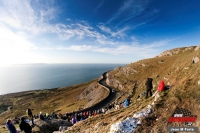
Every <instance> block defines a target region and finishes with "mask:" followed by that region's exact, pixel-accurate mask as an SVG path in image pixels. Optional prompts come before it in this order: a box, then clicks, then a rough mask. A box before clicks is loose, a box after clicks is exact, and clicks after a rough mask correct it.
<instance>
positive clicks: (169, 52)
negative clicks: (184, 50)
mask: <svg viewBox="0 0 200 133" xmlns="http://www.w3.org/2000/svg"><path fill="white" fill-rule="evenodd" d="M179 52H180V49H179V48H176V49H172V50H167V51H164V52H162V53H161V54H160V55H158V57H162V56H172V55H174V54H178V53H179Z"/></svg>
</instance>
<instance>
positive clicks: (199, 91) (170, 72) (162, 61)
mask: <svg viewBox="0 0 200 133" xmlns="http://www.w3.org/2000/svg"><path fill="white" fill-rule="evenodd" d="M199 53H200V50H198V51H194V49H191V50H187V51H184V48H182V49H181V52H180V53H179V54H177V55H173V56H163V57H155V58H151V59H145V60H141V61H138V62H135V63H132V64H129V65H128V67H131V68H133V69H134V70H136V71H137V73H135V74H132V75H125V73H124V72H123V71H121V70H119V71H118V70H113V71H111V73H112V75H114V76H115V78H116V79H117V80H119V81H120V82H121V84H123V85H124V86H125V87H126V88H125V89H126V90H123V91H127V92H129V91H130V89H132V85H133V81H137V83H138V84H137V87H136V89H135V90H134V95H133V96H132V97H131V100H132V104H131V106H130V107H128V108H126V109H120V110H118V111H114V112H111V113H109V114H106V115H100V116H98V117H95V118H91V119H88V120H85V121H84V122H81V123H78V124H77V125H76V126H75V127H73V130H72V131H69V132H79V131H85V132H99V133H101V132H108V131H109V128H110V125H111V124H113V123H115V122H117V121H119V120H124V119H125V118H126V117H128V116H132V115H133V114H134V113H135V112H136V111H138V110H141V109H142V108H144V107H146V106H147V105H148V104H150V103H151V102H152V101H153V98H148V99H147V100H146V99H144V97H143V98H141V100H140V101H137V102H136V99H137V96H138V95H139V94H141V93H142V92H143V91H145V85H144V83H145V80H146V78H147V77H152V78H153V79H154V80H153V84H154V89H153V91H154V92H155V91H156V90H157V86H158V84H159V81H160V80H162V79H164V77H165V78H167V79H168V80H164V81H165V84H167V83H169V84H170V85H171V86H172V88H171V89H169V90H166V91H164V92H162V93H161V94H160V95H161V98H160V99H159V101H158V102H156V104H155V107H154V108H155V112H154V113H153V114H152V115H151V116H150V117H149V118H147V119H144V120H143V123H148V121H149V119H151V118H152V117H153V116H155V115H156V118H158V120H157V121H156V120H152V121H151V124H149V125H147V124H146V125H145V124H143V125H142V126H140V127H138V128H137V130H136V131H135V132H145V133H146V132H150V131H151V130H152V132H155V133H158V132H159V133H163V132H167V131H166V126H167V121H168V119H169V117H170V116H171V115H172V114H173V112H174V110H175V108H176V107H181V108H185V109H187V110H189V111H191V112H192V114H195V115H197V116H200V86H198V85H197V82H198V80H200V62H198V63H196V64H191V62H192V58H193V57H195V56H197V55H198V56H200V55H199ZM142 64H145V65H146V66H142ZM126 67H127V66H126ZM95 125H96V127H97V125H98V128H95ZM193 126H198V127H199V128H200V117H198V119H197V122H196V123H195V124H194V125H193Z"/></svg>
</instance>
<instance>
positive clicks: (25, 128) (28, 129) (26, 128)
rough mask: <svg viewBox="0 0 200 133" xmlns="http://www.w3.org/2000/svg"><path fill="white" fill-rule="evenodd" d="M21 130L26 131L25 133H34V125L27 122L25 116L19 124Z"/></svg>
mask: <svg viewBox="0 0 200 133" xmlns="http://www.w3.org/2000/svg"><path fill="white" fill-rule="evenodd" d="M19 127H20V130H21V131H24V132H25V133H32V127H31V126H30V125H29V124H28V123H26V122H25V118H24V117H22V118H21V123H20V124H19Z"/></svg>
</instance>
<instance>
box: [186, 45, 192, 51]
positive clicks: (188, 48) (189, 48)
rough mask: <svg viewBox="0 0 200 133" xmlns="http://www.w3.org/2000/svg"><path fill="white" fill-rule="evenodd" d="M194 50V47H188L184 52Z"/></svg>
mask: <svg viewBox="0 0 200 133" xmlns="http://www.w3.org/2000/svg"><path fill="white" fill-rule="evenodd" d="M193 48H194V46H191V47H187V48H185V49H184V51H187V50H191V49H193Z"/></svg>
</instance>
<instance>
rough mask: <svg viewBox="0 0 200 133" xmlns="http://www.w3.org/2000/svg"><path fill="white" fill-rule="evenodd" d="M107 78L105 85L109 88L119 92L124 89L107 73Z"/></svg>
mask: <svg viewBox="0 0 200 133" xmlns="http://www.w3.org/2000/svg"><path fill="white" fill-rule="evenodd" d="M106 76H107V78H106V83H107V84H108V85H110V86H114V87H115V88H118V89H120V90H123V89H124V86H123V85H122V84H121V83H120V82H119V81H118V80H117V79H115V78H114V77H113V76H112V75H111V74H110V73H109V72H108V73H107V75H106Z"/></svg>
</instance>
